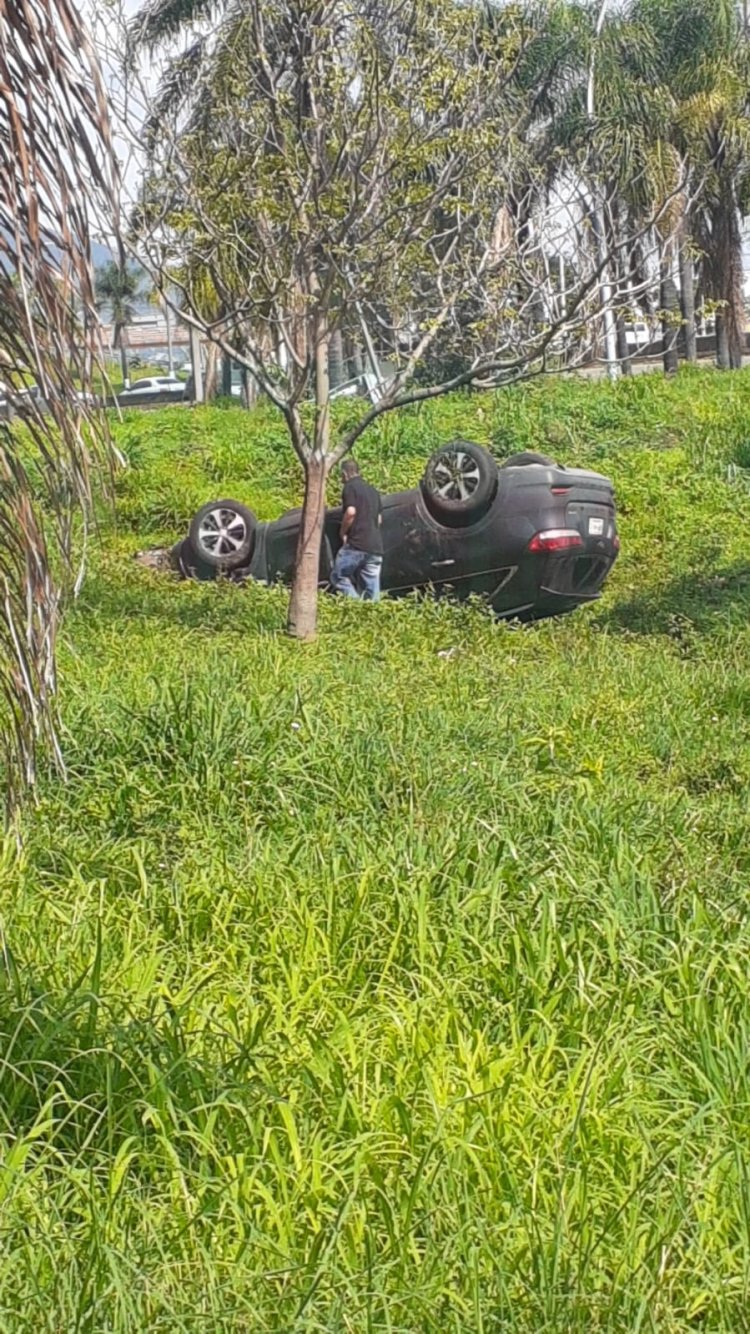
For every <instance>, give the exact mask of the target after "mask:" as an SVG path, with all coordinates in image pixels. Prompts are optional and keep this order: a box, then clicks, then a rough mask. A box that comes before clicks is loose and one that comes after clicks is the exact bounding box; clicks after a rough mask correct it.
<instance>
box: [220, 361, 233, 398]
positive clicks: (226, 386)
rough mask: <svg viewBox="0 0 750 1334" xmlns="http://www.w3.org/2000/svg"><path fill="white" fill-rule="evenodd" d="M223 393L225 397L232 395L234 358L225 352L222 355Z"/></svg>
mask: <svg viewBox="0 0 750 1334" xmlns="http://www.w3.org/2000/svg"><path fill="white" fill-rule="evenodd" d="M221 393H222V397H223V398H231V397H232V358H231V357H228V356H227V355H226V353H225V352H224V353H222V357H221Z"/></svg>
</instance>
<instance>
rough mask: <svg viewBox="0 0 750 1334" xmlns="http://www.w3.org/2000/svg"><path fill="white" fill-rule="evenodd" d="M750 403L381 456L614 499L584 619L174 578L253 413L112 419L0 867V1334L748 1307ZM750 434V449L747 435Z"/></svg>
mask: <svg viewBox="0 0 750 1334" xmlns="http://www.w3.org/2000/svg"><path fill="white" fill-rule="evenodd" d="M748 424H750V379H748V377H747V376H745V375H739V376H734V377H730V376H726V377H719V376H712V375H710V374H704V375H701V376H685V377H683V376H681V377H679V379H678V380H677V382H676V383H675V384H672V385H667V384H664V383H663V382H662V381H661V380H655V381H654V382H653V383H652V384H649V385H647V386H646V387H645V388H643V389H641V388H636V387H635V384H634V385H633V386H621V387H617V388H614V389H613V388H611V387H609V386H606V385H604V386H598V385H597V386H582V385H578V384H569V383H560V384H555V385H545V386H540V387H538V388H535V389H534V390H531V391H525V392H524V393H519V394H518V395H514V396H509V397H508V398H503V397H500V398H498V399H493V398H488V397H480V396H475V397H471V398H460V399H455V400H451V401H449V402H447V403H445V404H440V405H438V406H437V407H435V408H434V409H432V411H431V412H430V413H419V414H406V416H405V418H404V419H403V421H401V422H396V421H395V420H394V422H392V423H384V424H383V426H382V427H381V432H380V435H379V436H376V437H375V438H374V439H373V440H372V441H371V442H369V443H368V444H367V446H366V447H365V446H363V449H362V451H361V454H362V460H363V467H364V466H366V467H367V470H368V472H369V473H370V475H372V476H373V478H374V480H376V481H377V482H378V483H379V484H380V485H382V486H384V487H385V486H396V485H401V484H408V483H410V482H411V481H413V480H415V479H416V477H418V475H419V472H420V470H421V467H422V465H423V462H424V458H425V456H426V454H427V453H428V452H429V449H430V445H431V443H432V441H433V440H435V439H439V438H445V436H446V435H450V434H453V433H455V432H457V431H458V430H459V429H461V430H462V431H463V433H464V434H467V435H470V436H473V437H475V438H479V439H484V440H486V441H487V442H490V443H493V445H494V447H495V448H496V449H497V450H498V452H499V453H501V452H503V449H505V448H506V447H507V449H508V450H510V449H511V448H514V447H516V445H518V446H521V447H526V446H528V445H529V444H531V443H535V444H536V445H537V447H538V446H539V445H542V444H543V445H544V447H546V448H550V447H553V449H554V452H555V453H556V454H557V455H558V456H559V457H560V458H561V459H562V460H563V461H566V462H579V461H581V462H590V463H592V464H594V465H595V466H598V467H600V468H601V469H603V470H605V471H607V472H609V473H610V475H612V476H613V478H614V480H615V483H616V485H617V489H618V495H619V497H620V502H621V505H622V509H623V513H622V519H621V530H622V535H623V556H622V560H621V562H620V563H619V565H618V567H617V570H616V573H615V576H614V578H613V580H612V584H611V587H610V589H609V590H608V593H607V596H606V598H605V601H604V602H603V604H602V605H601V606H600V607H598V608H597V609H595V610H594V611H589V612H584V613H581V614H579V615H576V616H574V617H571V618H568V619H567V620H563V621H560V622H549V623H546V624H544V625H540V626H537V627H533V628H531V629H517V628H513V627H509V626H504V625H496V624H494V623H492V622H491V621H490V620H489V619H488V618H487V616H486V615H485V614H484V613H483V611H482V610H481V609H480V608H474V607H463V608H460V609H456V608H450V607H448V606H446V605H438V606H436V605H432V604H430V603H421V604H420V603H418V602H416V601H408V600H407V601H406V602H404V603H401V604H393V603H388V602H384V603H382V604H380V605H379V606H376V607H372V606H356V605H355V606H351V605H350V604H344V605H342V604H340V603H338V602H335V601H333V600H331V599H326V600H324V603H323V606H322V616H321V634H320V637H319V639H318V641H317V643H315V644H314V645H312V646H309V647H305V648H301V647H300V646H299V645H296V644H294V643H292V642H290V641H287V640H286V639H285V638H284V636H283V634H282V632H281V631H282V627H283V614H284V597H285V595H284V592H283V590H280V589H276V590H264V589H257V588H256V589H236V588H233V587H229V586H208V585H177V584H173V583H171V582H170V581H168V580H166V579H164V578H163V577H158V576H155V575H152V574H149V573H148V572H146V571H144V570H142V569H141V568H140V567H138V566H137V565H135V563H134V562H133V561H132V560H131V553H132V552H133V551H134V550H136V549H137V547H138V546H143V545H145V544H146V543H147V542H151V541H157V540H167V539H169V538H171V537H173V536H176V535H177V533H178V532H179V530H180V526H181V525H182V524H183V523H184V521H185V520H186V518H187V517H188V516H189V514H190V512H191V507H192V506H193V505H194V504H196V503H200V501H202V500H204V499H206V498H207V497H208V496H210V495H212V494H213V493H214V491H215V490H220V491H222V492H223V493H228V494H236V495H237V498H238V499H245V500H248V501H249V503H251V504H252V505H253V506H254V508H255V509H256V510H257V512H258V513H260V514H263V515H271V514H275V513H277V512H278V509H279V507H280V506H281V505H283V504H287V503H293V501H294V500H295V499H296V491H295V488H296V476H295V470H294V465H293V464H292V463H291V462H290V461H289V454H288V451H286V449H285V446H284V441H283V432H281V431H280V429H279V427H278V424H277V423H276V422H275V419H273V418H272V417H271V416H270V415H268V414H264V413H260V414H258V415H257V416H255V417H253V418H248V416H247V414H244V413H242V412H241V411H240V410H238V409H236V410H232V409H226V410H219V409H217V410H215V411H210V410H201V411H199V412H195V413H193V412H184V411H180V410H166V411H165V412H163V413H153V414H148V415H147V416H146V415H144V416H137V415H136V414H130V415H129V416H128V417H127V419H126V422H125V424H124V426H123V427H121V428H120V438H121V441H122V443H123V444H124V446H125V448H126V449H127V450H128V452H129V453H130V455H131V457H132V468H131V470H130V471H129V473H128V474H126V476H125V477H124V478H123V479H122V481H121V483H120V490H121V504H120V529H119V532H118V531H116V530H115V529H114V527H113V525H112V523H111V520H110V519H108V518H107V517H106V516H105V518H104V524H105V536H104V541H103V545H102V548H101V550H100V551H98V553H97V554H96V557H95V563H94V567H93V569H92V571H91V575H90V577H89V580H88V582H87V584H86V586H85V589H84V593H83V595H82V599H81V602H80V604H79V606H78V607H77V608H76V609H75V610H74V611H73V613H72V614H71V615H70V617H69V619H68V621H67V623H66V632H67V639H66V646H65V650H64V655H63V663H62V685H63V692H64V696H63V697H64V714H65V723H66V727H67V729H68V735H67V737H66V757H67V761H68V766H69V782H68V785H67V786H65V787H64V786H62V785H60V784H59V783H58V782H56V781H54V782H53V781H52V780H50V781H48V782H47V783H45V785H44V786H43V789H42V792H41V794H40V803H39V806H38V808H37V809H36V810H33V811H29V812H28V813H27V815H26V816H25V818H24V821H23V825H22V829H21V831H20V832H21V833H22V836H23V838H22V843H21V845H20V847H19V844H18V841H17V839H16V838H15V837H8V838H7V840H6V842H5V844H4V847H3V852H2V860H1V861H0V877H1V878H2V897H1V898H0V912H1V913H2V924H3V938H4V940H5V943H6V953H5V955H4V956H3V957H2V958H0V1026H1V1028H2V1052H3V1066H2V1072H1V1073H0V1141H1V1143H2V1155H3V1156H2V1166H0V1223H1V1225H2V1247H1V1248H0V1325H2V1326H3V1327H5V1328H8V1329H29V1330H31V1329H34V1330H38V1329H45V1330H50V1331H58V1330H68V1329H81V1330H92V1331H93V1330H95V1331H98V1330H117V1331H120V1330H122V1331H132V1330H141V1329H163V1330H169V1331H173V1330H180V1331H197V1330H206V1329H210V1330H212V1331H213V1330H222V1331H224V1330H238V1331H240V1330H241V1331H245V1330H252V1331H255V1330H259V1331H260V1330H285V1331H286V1330H295V1331H331V1330H341V1331H366V1330H375V1329H377V1330H381V1329H382V1330H390V1331H410V1332H411V1331H437V1330H440V1331H442V1330H446V1331H448V1330H450V1331H457V1332H458V1331H461V1334H463V1331H477V1332H479V1331H482V1334H488V1332H489V1331H492V1334H500V1332H501V1331H505V1330H513V1331H516V1330H517V1331H525V1332H526V1331H528V1334H538V1332H539V1331H555V1334H557V1331H569V1330H580V1331H581V1332H582V1334H589V1331H598V1330H608V1331H609V1330H611V1331H623V1330H627V1331H630V1330H658V1331H660V1334H661V1331H669V1334H683V1331H686V1330H690V1329H694V1328H695V1329H705V1330H712V1331H713V1330H722V1331H724V1330H726V1331H732V1332H734V1331H738V1330H743V1329H745V1328H747V1315H746V1312H747V1310H748V1275H749V1274H750V1266H749V1263H748V1237H749V1235H750V1233H749V1228H748V1223H749V1213H750V1189H749V1187H748V1148H749V1145H748V1139H749V1137H750V1131H749V1129H748V1127H749V1126H750V1117H749V1114H748V1113H749V1107H750V1087H749V1085H750V1075H749V1074H748V1059H747V1053H748V1042H749V1041H750V1032H748V1029H749V1028H750V980H749V979H750V926H748V911H747V883H748V872H749V871H750V852H749V851H748V847H749V846H750V843H749V841H748V835H749V834H750V816H749V815H748V806H747V797H746V794H747V791H748V785H749V783H750V749H749V748H748V736H749V733H750V684H748V677H747V667H746V663H747V661H748V654H749V653H750V631H749V630H748V628H747V624H748V613H749V612H750V583H748V579H750V561H748V560H747V557H746V555H745V546H746V532H747V528H748V521H749V520H750V495H749V494H748V492H747V490H746V487H745V483H744V480H743V478H744V471H743V462H744V459H743V456H742V445H743V441H744V440H745V439H746V438H747V439H750V430H747V426H748ZM746 430H747V436H746V435H745V431H746Z"/></svg>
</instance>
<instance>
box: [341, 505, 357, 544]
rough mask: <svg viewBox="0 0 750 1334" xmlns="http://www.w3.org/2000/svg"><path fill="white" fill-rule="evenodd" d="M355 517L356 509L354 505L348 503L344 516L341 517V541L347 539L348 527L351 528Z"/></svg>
mask: <svg viewBox="0 0 750 1334" xmlns="http://www.w3.org/2000/svg"><path fill="white" fill-rule="evenodd" d="M356 517H357V509H356V506H355V505H348V506H347V508H346V509H345V510H344V517H343V519H342V520H341V541H342V542H345V541H346V539H347V537H348V535H349V529H350V528H351V526H352V524H353V523H354V520H355V518H356Z"/></svg>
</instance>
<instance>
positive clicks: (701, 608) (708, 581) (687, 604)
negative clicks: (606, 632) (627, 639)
mask: <svg viewBox="0 0 750 1334" xmlns="http://www.w3.org/2000/svg"><path fill="white" fill-rule="evenodd" d="M738 620H750V565H733V566H730V567H728V568H724V569H718V570H707V571H706V572H705V573H698V572H696V571H692V572H691V573H689V574H684V575H680V577H679V578H677V579H673V580H672V581H671V582H670V583H668V584H665V585H663V586H661V587H659V588H656V589H653V590H651V591H649V592H647V593H644V594H643V595H642V596H640V597H635V598H632V599H631V600H630V601H628V602H621V603H619V604H618V605H617V606H615V607H612V608H611V609H610V610H609V611H608V612H605V613H604V615H603V616H602V617H601V618H600V622H599V623H600V625H603V626H605V627H606V628H608V629H613V630H624V631H627V632H629V633H630V634H639V635H659V634H662V635H663V634H667V635H671V636H672V637H674V638H676V639H680V638H682V637H684V634H685V632H686V631H690V632H692V633H695V632H698V633H700V634H710V633H711V631H712V630H715V629H717V628H718V627H719V626H720V625H721V624H726V623H727V622H729V621H738Z"/></svg>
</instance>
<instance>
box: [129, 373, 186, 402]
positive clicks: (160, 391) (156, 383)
mask: <svg viewBox="0 0 750 1334" xmlns="http://www.w3.org/2000/svg"><path fill="white" fill-rule="evenodd" d="M184 394H185V381H184V380H178V379H177V376H176V375H151V376H148V377H146V378H145V379H143V380H133V382H132V384H131V386H130V388H129V389H122V390H121V391H120V393H119V394H118V395H117V400H118V402H119V403H123V402H125V403H127V401H128V399H131V398H134V399H141V398H149V397H152V398H159V397H161V396H162V395H174V397H175V398H183V397H184Z"/></svg>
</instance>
